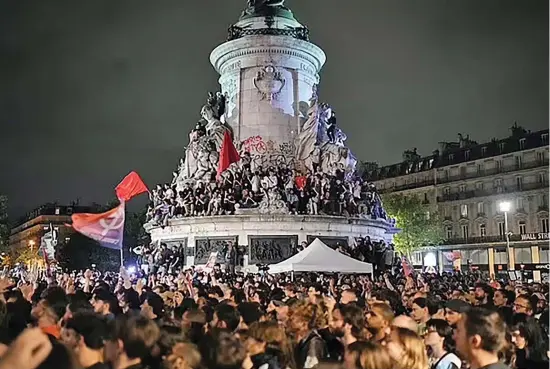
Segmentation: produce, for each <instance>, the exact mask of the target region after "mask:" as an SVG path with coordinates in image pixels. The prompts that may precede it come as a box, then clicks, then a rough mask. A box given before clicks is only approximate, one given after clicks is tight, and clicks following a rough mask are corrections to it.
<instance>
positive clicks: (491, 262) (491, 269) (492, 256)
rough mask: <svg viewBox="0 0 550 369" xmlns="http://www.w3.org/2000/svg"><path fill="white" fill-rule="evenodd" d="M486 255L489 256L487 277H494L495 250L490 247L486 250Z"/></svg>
mask: <svg viewBox="0 0 550 369" xmlns="http://www.w3.org/2000/svg"><path fill="white" fill-rule="evenodd" d="M487 255H488V256H489V259H488V261H489V275H490V276H491V275H495V250H494V249H493V248H492V247H489V248H487Z"/></svg>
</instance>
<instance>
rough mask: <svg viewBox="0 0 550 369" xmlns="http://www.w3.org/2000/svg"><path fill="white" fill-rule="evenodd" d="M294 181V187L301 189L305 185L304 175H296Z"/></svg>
mask: <svg viewBox="0 0 550 369" xmlns="http://www.w3.org/2000/svg"><path fill="white" fill-rule="evenodd" d="M294 182H295V183H296V187H297V188H298V189H299V190H300V191H301V190H303V189H304V187H305V186H306V177H305V176H300V177H296V179H295V180H294Z"/></svg>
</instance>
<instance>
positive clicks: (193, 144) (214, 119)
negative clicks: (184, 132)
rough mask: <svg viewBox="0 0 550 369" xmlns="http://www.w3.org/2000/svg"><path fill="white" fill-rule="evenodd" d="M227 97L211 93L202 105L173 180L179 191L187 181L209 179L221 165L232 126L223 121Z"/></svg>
mask: <svg viewBox="0 0 550 369" xmlns="http://www.w3.org/2000/svg"><path fill="white" fill-rule="evenodd" d="M226 104H227V99H226V95H224V94H222V93H221V92H216V93H209V94H208V99H207V101H206V104H205V105H204V106H203V107H202V109H201V118H202V119H201V120H200V121H199V122H198V123H197V124H196V126H195V129H193V130H192V131H191V133H189V144H188V145H187V147H186V148H185V159H181V160H180V165H179V167H178V170H177V172H175V173H174V179H173V184H174V185H176V187H177V189H178V191H180V190H181V189H182V188H183V187H184V185H185V183H189V182H195V181H200V180H209V179H210V177H211V175H212V172H215V171H216V169H217V166H218V160H219V151H220V148H221V144H222V142H223V137H224V134H225V132H226V131H229V132H230V133H232V132H231V128H230V127H229V126H228V125H227V124H225V123H222V119H224V114H225V109H226Z"/></svg>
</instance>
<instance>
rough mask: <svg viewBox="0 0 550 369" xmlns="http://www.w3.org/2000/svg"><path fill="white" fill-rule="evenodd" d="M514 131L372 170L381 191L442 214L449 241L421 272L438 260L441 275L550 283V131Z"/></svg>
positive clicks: (421, 258)
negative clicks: (457, 271)
mask: <svg viewBox="0 0 550 369" xmlns="http://www.w3.org/2000/svg"><path fill="white" fill-rule="evenodd" d="M511 130H512V134H511V136H509V137H506V138H504V139H493V140H492V141H490V142H486V143H482V144H479V143H477V142H475V141H472V140H470V139H469V137H466V138H464V137H463V136H462V135H459V141H458V142H442V143H440V149H439V150H435V151H434V152H433V155H430V156H426V157H421V156H420V155H418V154H417V153H416V150H414V151H407V152H405V153H404V161H403V162H401V163H397V164H393V165H389V166H385V167H380V168H377V169H374V170H371V171H369V172H368V174H367V179H368V180H370V181H373V182H374V183H375V184H376V186H377V188H378V189H379V190H380V192H382V193H401V194H414V195H416V196H419V197H420V198H421V199H423V201H424V203H425V204H426V206H427V207H428V208H429V209H430V210H431V211H437V212H438V213H439V215H440V217H441V219H442V224H441V227H442V228H443V230H444V234H445V242H443V243H442V244H441V245H439V246H438V247H436V248H433V249H432V250H428V249H423V250H422V251H421V252H417V253H416V254H415V255H414V257H413V259H414V260H413V262H414V264H415V265H416V266H419V267H420V266H426V264H430V263H433V260H434V259H435V263H436V264H437V266H438V267H439V269H440V270H446V269H452V268H466V267H471V268H475V269H482V270H487V271H489V272H490V273H491V274H495V272H496V273H498V272H506V271H507V270H518V271H525V272H527V271H534V273H531V274H535V276H536V277H539V278H540V276H541V275H542V276H543V277H545V276H546V277H547V275H548V263H549V250H548V232H549V223H548V222H549V221H548V219H549V217H548V130H543V131H538V132H530V131H526V130H524V129H523V128H522V127H519V126H517V125H514V127H512V128H511ZM506 208H508V209H507V211H503V210H504V209H506ZM507 230H508V233H507ZM507 234H508V237H509V238H508V240H509V243H508V244H507V240H506V236H507ZM507 245H508V247H507ZM507 250H508V251H507ZM434 254H435V255H436V257H435V258H434ZM427 258H428V259H430V262H429V263H427V261H428V260H427ZM431 266H435V265H431ZM537 279H538V278H537Z"/></svg>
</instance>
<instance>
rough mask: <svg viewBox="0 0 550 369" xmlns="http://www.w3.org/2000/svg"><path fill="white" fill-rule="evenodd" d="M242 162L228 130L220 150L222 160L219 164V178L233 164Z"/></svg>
mask: <svg viewBox="0 0 550 369" xmlns="http://www.w3.org/2000/svg"><path fill="white" fill-rule="evenodd" d="M239 160H241V156H240V155H239V153H238V152H237V149H236V148H235V145H233V140H232V139H231V135H230V134H229V131H228V130H226V131H225V133H224V135H223V142H222V146H221V148H220V160H219V162H218V173H217V178H220V175H221V174H222V173H223V172H224V171H225V170H226V169H227V168H229V167H230V166H231V164H233V163H236V162H238V161H239Z"/></svg>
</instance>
